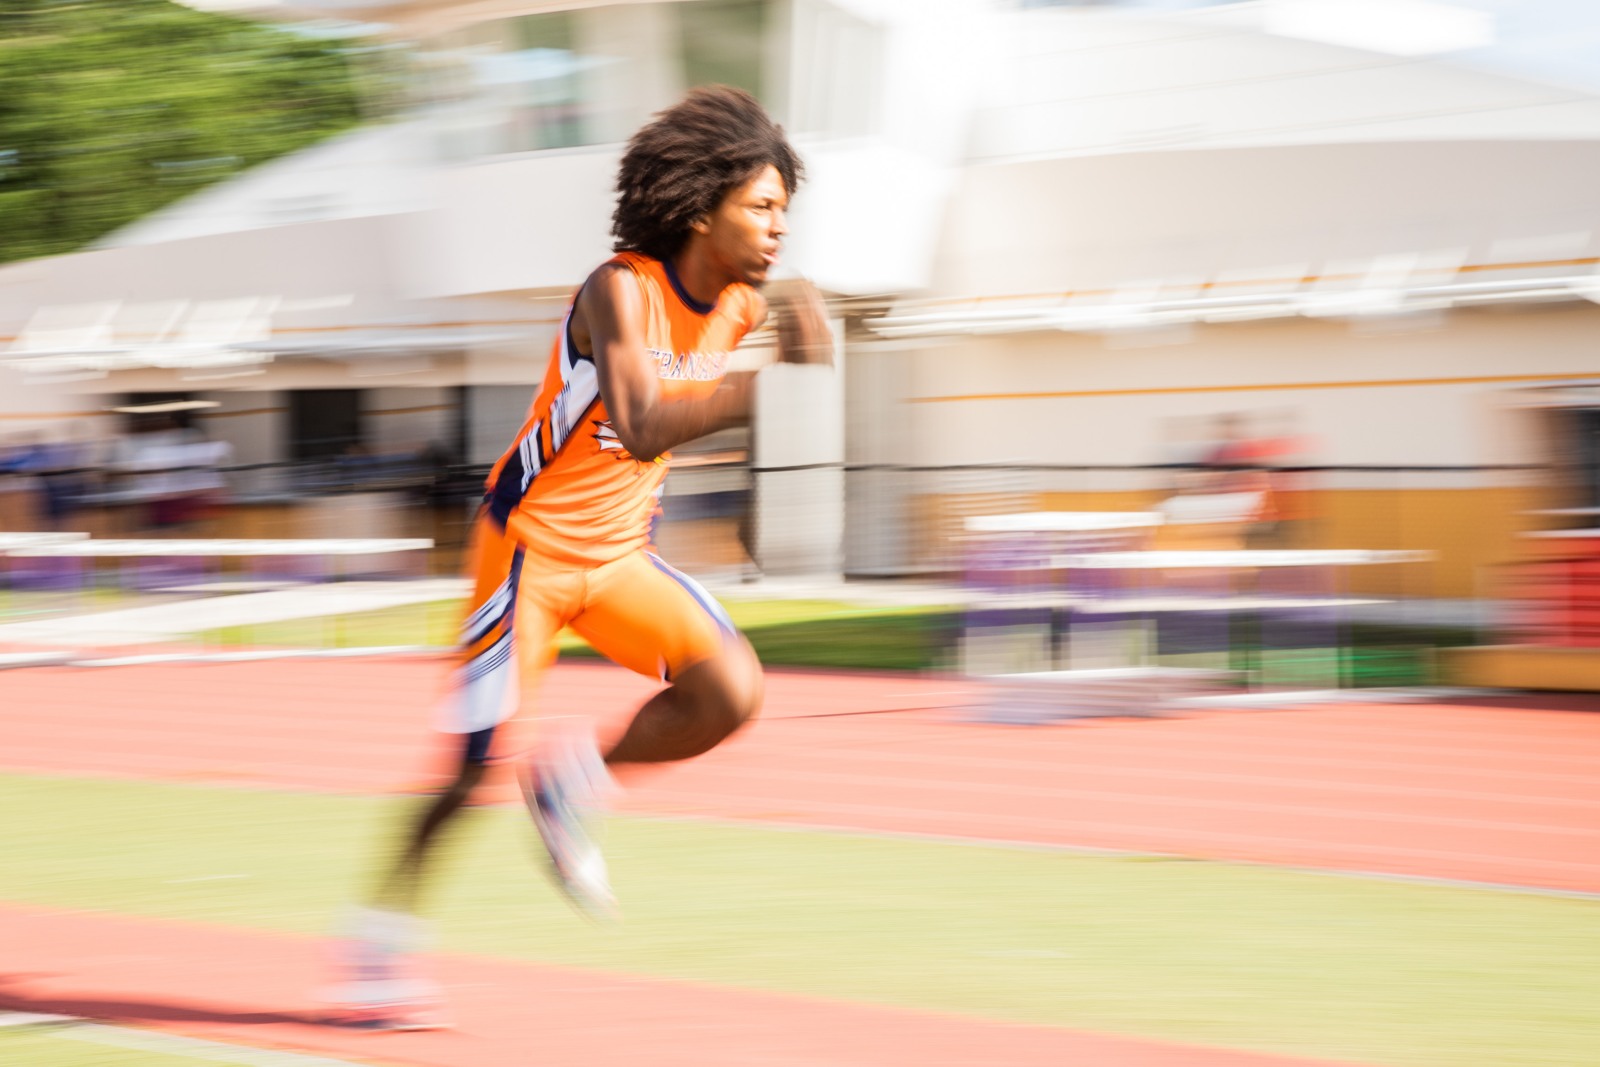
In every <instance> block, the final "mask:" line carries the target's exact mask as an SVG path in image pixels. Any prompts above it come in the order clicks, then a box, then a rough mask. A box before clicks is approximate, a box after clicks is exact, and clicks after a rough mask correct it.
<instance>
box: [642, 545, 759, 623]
mask: <svg viewBox="0 0 1600 1067" xmlns="http://www.w3.org/2000/svg"><path fill="white" fill-rule="evenodd" d="M645 555H646V556H648V557H649V558H650V562H651V563H654V564H655V565H656V569H657V570H659V571H660V572H661V573H662V574H665V575H666V576H667V577H668V578H671V579H672V580H673V581H675V582H677V583H678V584H679V585H681V586H683V589H684V591H685V592H686V593H688V594H689V595H690V596H691V597H693V598H694V602H695V603H696V604H699V605H700V607H701V608H702V609H704V610H705V613H706V614H707V615H710V616H711V618H712V620H713V621H714V622H715V623H716V624H717V626H718V627H719V628H721V629H722V631H723V632H725V633H727V634H728V635H730V636H732V635H734V634H737V633H738V632H739V631H738V629H737V628H736V627H735V626H734V625H733V620H732V619H730V618H729V617H728V613H727V612H726V611H724V610H722V605H721V604H718V603H717V602H716V600H715V599H714V598H713V597H712V595H711V594H710V593H708V592H706V591H705V589H704V588H703V587H702V586H701V585H700V583H699V582H697V581H695V580H694V579H693V578H691V577H689V576H688V575H687V574H684V573H683V572H682V571H678V570H674V569H673V568H672V566H671V565H670V564H668V563H667V561H666V560H664V559H662V558H661V557H660V556H658V555H656V554H655V553H654V552H646V553H645Z"/></svg>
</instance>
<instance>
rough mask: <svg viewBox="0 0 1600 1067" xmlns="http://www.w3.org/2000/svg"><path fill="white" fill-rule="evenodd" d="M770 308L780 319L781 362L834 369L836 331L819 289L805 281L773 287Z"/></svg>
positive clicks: (783, 283)
mask: <svg viewBox="0 0 1600 1067" xmlns="http://www.w3.org/2000/svg"><path fill="white" fill-rule="evenodd" d="M769 294H770V295H769V296H768V298H767V305H768V307H770V308H771V309H772V311H773V312H774V313H775V314H776V316H777V322H776V323H775V326H776V328H777V331H778V359H779V361H780V362H783V363H826V364H828V365H829V366H832V365H833V331H832V330H831V329H829V328H828V309H827V306H826V305H825V304H823V302H822V294H820V293H818V292H817V288H816V286H814V285H812V284H811V283H810V282H808V281H806V280H805V279H804V278H795V279H793V280H790V281H785V282H781V283H777V284H775V285H773V286H772V287H771V288H770V289H769Z"/></svg>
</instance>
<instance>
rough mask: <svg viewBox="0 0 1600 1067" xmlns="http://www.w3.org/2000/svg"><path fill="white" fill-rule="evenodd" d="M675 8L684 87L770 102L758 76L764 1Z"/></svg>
mask: <svg viewBox="0 0 1600 1067" xmlns="http://www.w3.org/2000/svg"><path fill="white" fill-rule="evenodd" d="M676 7H677V15H678V49H679V55H680V56H681V61H682V66H683V80H684V84H685V85H686V86H695V85H718V84H720V85H733V86H737V87H738V88H740V89H744V90H746V91H748V92H749V93H751V94H752V95H753V96H755V97H756V98H757V99H760V100H762V101H763V102H769V101H768V92H767V90H768V86H767V85H766V84H765V81H764V79H763V76H762V74H763V67H764V66H765V64H764V63H763V60H764V59H765V56H764V54H763V43H764V42H765V40H766V34H767V12H768V9H769V5H768V4H767V3H766V0H694V2H692V3H685V4H678V5H676Z"/></svg>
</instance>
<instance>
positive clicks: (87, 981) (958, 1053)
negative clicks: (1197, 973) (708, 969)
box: [0, 905, 1335, 1067]
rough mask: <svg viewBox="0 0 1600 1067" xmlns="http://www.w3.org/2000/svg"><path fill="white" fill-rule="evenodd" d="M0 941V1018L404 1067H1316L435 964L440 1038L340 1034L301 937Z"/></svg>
mask: <svg viewBox="0 0 1600 1067" xmlns="http://www.w3.org/2000/svg"><path fill="white" fill-rule="evenodd" d="M0 941H3V943H4V944H5V946H6V956H5V967H4V970H3V971H0V1010H5V1011H25V1012H35V1013H40V1014H60V1015H74V1016H81V1017H86V1018H92V1019H98V1020H103V1021H106V1022H111V1023H125V1024H132V1025H139V1026H154V1027H157V1028H159V1029H163V1030H172V1031H176V1032H179V1033H183V1034H187V1035H190V1036H195V1037H203V1038H208V1039H212V1040H218V1041H224V1042H230V1043H237V1044H243V1045H257V1046H262V1045H265V1046H276V1047H279V1048H285V1049H296V1050H309V1051H313V1052H317V1053H322V1054H329V1055H336V1056H348V1057H350V1058H352V1059H361V1060H366V1059H371V1060H376V1061H378V1062H382V1063H391V1064H416V1065H419V1067H527V1065H529V1064H535V1065H557V1064H570V1065H580V1064H581V1065H584V1067H632V1065H635V1064H648V1065H650V1067H749V1065H751V1064H764V1065H769V1067H823V1065H826V1067H903V1065H905V1064H917V1065H919V1067H960V1065H965V1067H977V1065H982V1067H1058V1065H1061V1064H1095V1065H1115V1067H1318V1065H1317V1063H1314V1062H1313V1061H1310V1060H1304V1059H1292V1058H1289V1057H1279V1056H1267V1055H1258V1054H1254V1053H1249V1052H1238V1051H1233V1050H1229V1049H1213V1048H1198V1047H1194V1046H1187V1045H1175V1044H1168V1043H1165V1042H1159V1041H1146V1040H1139V1039H1134V1038H1124V1037H1115V1036H1111V1035H1103V1034H1091V1033H1083V1032H1080V1031H1074V1030H1064V1029H1059V1028H1054V1027H1042V1026H1022V1025H1015V1024H1008V1023H1002V1022H994V1021H990V1020H984V1019H975V1018H967V1017H961V1016H954V1015H942V1014H935V1013H933V1012H924V1011H909V1010H904V1009H896V1008H884V1007H875V1006H872V1005H866V1004H852V1003H844V1002H839V1001H827V1000H819V999H814V998H809V997H798V996H782V995H778V994H773V993H762V992H756V991H753V990H741V989H731V988H725V987H717V986H708V985H703V984H699V983H690V982H671V981H666V980H663V979H657V978H641V977H637V976H629V975H612V974H601V973H596V972H592V971H580V970H574V969H571V968H563V967H553V966H548V965H541V964H534V963H513V962H509V961H505V960H490V959H484V958H480V957H471V956H449V955H434V956H429V957H428V964H429V966H430V968H431V969H432V971H433V972H434V974H435V976H436V977H437V978H438V979H439V980H440V981H442V982H443V983H444V985H445V986H446V987H447V988H449V989H450V990H451V992H452V993H453V994H454V997H453V1001H452V1006H451V1011H452V1013H453V1018H452V1020H451V1021H452V1023H453V1029H451V1030H448V1031H437V1032H431V1033H406V1034H365V1033H353V1032H350V1031H348V1030H341V1029H337V1028H334V1027H329V1026H325V1025H320V1024H319V1023H318V1021H317V1020H318V1018H319V1014H320V1013H319V1010H318V1008H317V1006H316V1004H315V1002H314V1000H313V998H312V996H311V995H310V994H308V993H307V990H309V989H312V988H314V986H315V984H316V983H317V982H318V981H319V980H321V979H325V977H326V974H325V971H324V970H322V969H321V968H319V963H321V962H322V959H323V956H324V954H325V946H324V945H322V944H321V943H319V942H317V941H316V940H314V939H311V938H300V937H290V936H287V935H274V934H266V933H260V932H254V931H245V930H233V929H227V928H222V927H207V926H198V925H192V924H187V923H176V922H164V921H158V920H151V919H131V918H125V917H122V916H113V915H89V914H84V913H76V912H58V911H50V910H47V909H42V908H21V907H12V906H9V905H0ZM246 960H248V961H249V965H248V966H245V965H244V964H243V963H242V961H246ZM106 1062H109V1061H106ZM1323 1067H1335V1065H1332V1064H1324V1065H1323Z"/></svg>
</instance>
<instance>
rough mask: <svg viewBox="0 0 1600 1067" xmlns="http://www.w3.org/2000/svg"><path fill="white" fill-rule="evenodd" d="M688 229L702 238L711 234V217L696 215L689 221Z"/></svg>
mask: <svg viewBox="0 0 1600 1067" xmlns="http://www.w3.org/2000/svg"><path fill="white" fill-rule="evenodd" d="M689 229H691V230H693V231H694V232H695V233H697V234H699V235H700V236H701V237H704V236H705V235H706V234H708V233H710V232H711V216H710V215H696V216H695V217H694V218H693V219H691V220H689Z"/></svg>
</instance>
